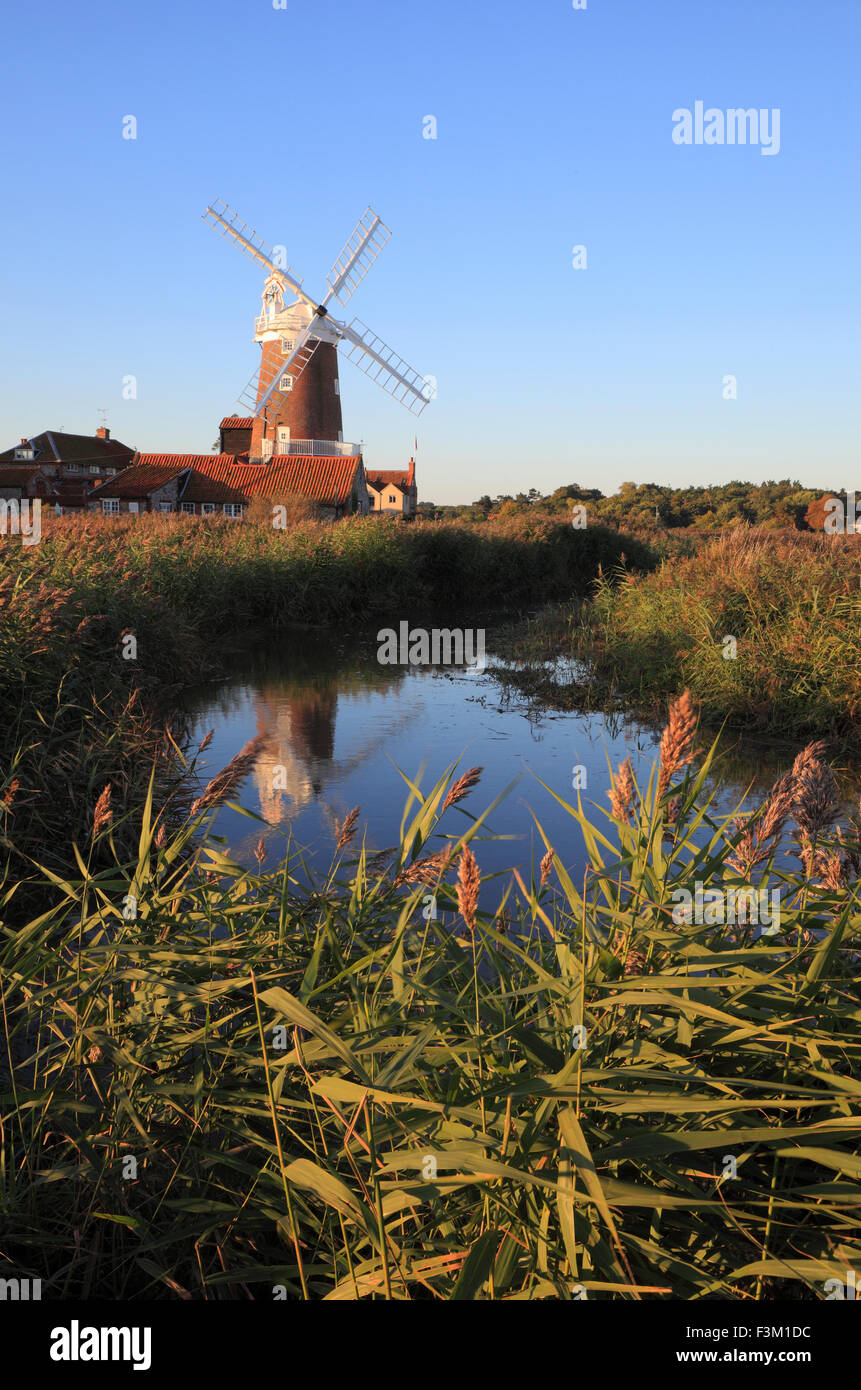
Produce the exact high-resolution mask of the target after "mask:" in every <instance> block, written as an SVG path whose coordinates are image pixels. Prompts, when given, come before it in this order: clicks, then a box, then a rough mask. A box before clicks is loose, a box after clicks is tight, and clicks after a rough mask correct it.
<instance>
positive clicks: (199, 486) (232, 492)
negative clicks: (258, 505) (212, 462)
mask: <svg viewBox="0 0 861 1390" xmlns="http://www.w3.org/2000/svg"><path fill="white" fill-rule="evenodd" d="M179 500H180V502H240V503H242V502H245V501H247V498H246V496H245V493H244V492H240V490H239V488H236V487H230V486H229V485H228V484H227V483H220V482H218V481H217V479H215V478H208V477H207V476H206V474H205V473H201V472H200V471H199V470H198V469H197V468H190V469H189V470H188V478H187V479H186V481H185V484H184V485H183V487H182V488H181V490H180V494H179Z"/></svg>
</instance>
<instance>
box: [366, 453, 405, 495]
mask: <svg viewBox="0 0 861 1390" xmlns="http://www.w3.org/2000/svg"><path fill="white" fill-rule="evenodd" d="M365 482H366V483H367V484H368V487H372V488H374V489H375V491H377V492H379V491H380V490H381V489H382V488H384V487H399V488H400V489H401V491H402V492H408V491H409V489H410V488H411V487H412V488H414V487H415V485H416V465H415V460H414V459H410V466H409V468H407V469H402V468H388V469H387V468H375V469H373V470H371V469H368V468H366V469H365Z"/></svg>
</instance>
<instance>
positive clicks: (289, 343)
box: [281, 338, 293, 352]
mask: <svg viewBox="0 0 861 1390" xmlns="http://www.w3.org/2000/svg"><path fill="white" fill-rule="evenodd" d="M281 351H282V352H292V351H293V339H292V338H282V339H281Z"/></svg>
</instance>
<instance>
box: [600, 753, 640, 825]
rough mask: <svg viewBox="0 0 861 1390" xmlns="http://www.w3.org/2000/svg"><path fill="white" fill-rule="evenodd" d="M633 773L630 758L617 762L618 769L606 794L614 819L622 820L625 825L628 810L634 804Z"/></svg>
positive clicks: (627, 821)
mask: <svg viewBox="0 0 861 1390" xmlns="http://www.w3.org/2000/svg"><path fill="white" fill-rule="evenodd" d="M634 790H635V789H634V774H633V772H632V770H631V759H630V758H626V759H625V761H624V762H623V763H620V764H619V770H618V772H617V773H616V776H615V777H614V779H613V785H612V787H611V788H610V790H609V791H608V793H607V795H608V796H609V798H610V808H611V810H612V812H613V816H614V817H615V819H616V820H621V821H624V822H625V824H626V825H627V824H628V823H629V821H630V811H631V807H632V806H633V804H634Z"/></svg>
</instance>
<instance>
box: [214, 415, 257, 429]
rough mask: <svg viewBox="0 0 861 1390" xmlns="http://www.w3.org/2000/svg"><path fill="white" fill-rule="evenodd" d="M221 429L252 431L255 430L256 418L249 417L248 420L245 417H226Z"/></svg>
mask: <svg viewBox="0 0 861 1390" xmlns="http://www.w3.org/2000/svg"><path fill="white" fill-rule="evenodd" d="M219 428H220V429H222V430H251V429H253V428H254V416H253V415H249V416H248V418H247V419H246V418H245V416H244V415H225V417H224V419H223V420H222V422H221V424H220V426H219Z"/></svg>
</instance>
